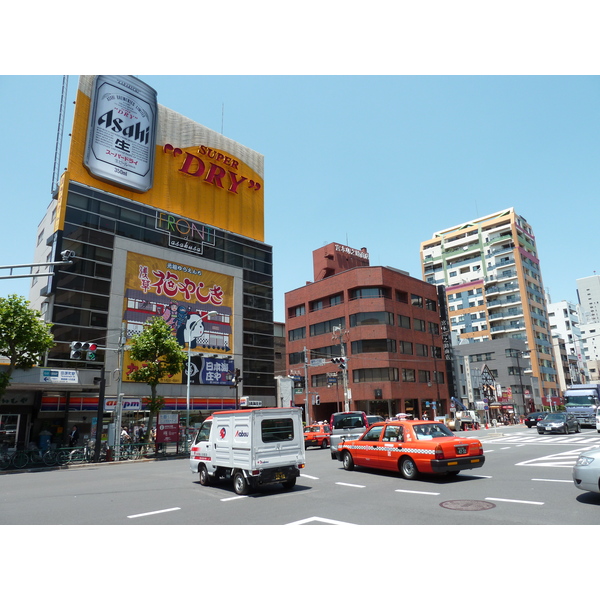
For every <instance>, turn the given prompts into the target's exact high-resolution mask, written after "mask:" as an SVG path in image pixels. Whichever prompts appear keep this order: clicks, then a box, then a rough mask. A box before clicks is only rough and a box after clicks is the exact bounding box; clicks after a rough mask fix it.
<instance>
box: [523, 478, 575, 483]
mask: <svg viewBox="0 0 600 600" xmlns="http://www.w3.org/2000/svg"><path fill="white" fill-rule="evenodd" d="M531 481H552V482H555V483H573V480H572V479H532V480H531Z"/></svg>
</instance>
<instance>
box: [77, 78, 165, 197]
mask: <svg viewBox="0 0 600 600" xmlns="http://www.w3.org/2000/svg"><path fill="white" fill-rule="evenodd" d="M157 113H158V104H157V94H156V91H155V90H154V89H153V88H151V87H150V86H149V85H147V84H145V83H144V82H143V81H140V80H139V79H137V77H133V76H118V75H98V76H97V77H96V78H95V79H94V85H93V89H92V96H91V105H90V119H89V123H88V132H87V143H86V149H85V157H84V164H85V166H86V167H87V169H88V170H89V171H90V173H91V174H92V175H93V176H94V177H97V178H99V179H103V180H106V181H110V182H112V183H115V184H117V185H120V186H123V187H126V188H130V189H133V190H136V191H138V192H147V191H148V190H149V189H150V188H151V187H152V184H153V179H154V153H155V146H156V127H157Z"/></svg>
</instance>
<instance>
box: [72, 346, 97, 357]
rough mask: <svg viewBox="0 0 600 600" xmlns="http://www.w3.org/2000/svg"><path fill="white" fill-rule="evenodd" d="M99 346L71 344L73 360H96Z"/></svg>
mask: <svg viewBox="0 0 600 600" xmlns="http://www.w3.org/2000/svg"><path fill="white" fill-rule="evenodd" d="M97 348H98V346H97V345H96V344H93V343H90V342H71V358H72V359H73V360H81V359H83V358H85V360H96V349H97Z"/></svg>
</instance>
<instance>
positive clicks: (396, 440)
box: [379, 425, 404, 471]
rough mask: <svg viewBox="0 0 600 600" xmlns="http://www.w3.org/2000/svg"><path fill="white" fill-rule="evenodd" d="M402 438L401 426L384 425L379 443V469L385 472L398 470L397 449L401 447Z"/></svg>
mask: <svg viewBox="0 0 600 600" xmlns="http://www.w3.org/2000/svg"><path fill="white" fill-rule="evenodd" d="M403 436H404V431H403V428H402V426H401V425H386V427H385V431H384V432H383V435H382V436H381V442H380V443H379V445H380V448H379V468H381V469H385V470H386V471H397V470H398V456H399V455H400V454H399V452H398V448H400V447H402V442H403V440H404V437H403Z"/></svg>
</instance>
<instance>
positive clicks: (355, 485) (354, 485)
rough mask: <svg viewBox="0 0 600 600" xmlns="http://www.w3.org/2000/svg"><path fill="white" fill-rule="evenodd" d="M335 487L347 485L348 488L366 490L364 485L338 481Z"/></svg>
mask: <svg viewBox="0 0 600 600" xmlns="http://www.w3.org/2000/svg"><path fill="white" fill-rule="evenodd" d="M335 485H345V486H348V487H355V488H364V487H366V486H364V485H357V484H356V483H342V482H341V481H336V482H335Z"/></svg>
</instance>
